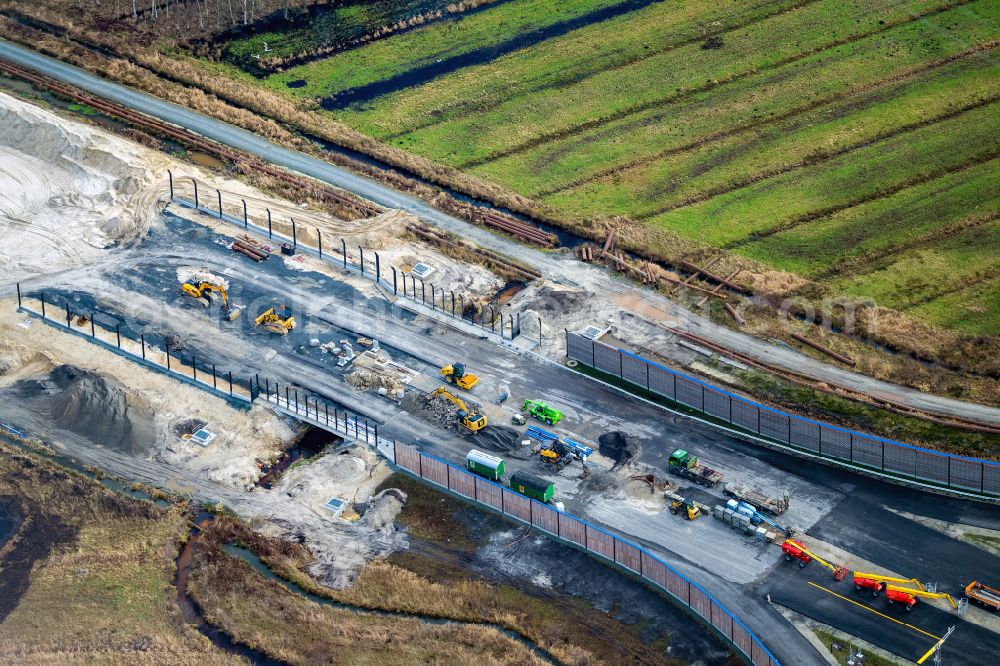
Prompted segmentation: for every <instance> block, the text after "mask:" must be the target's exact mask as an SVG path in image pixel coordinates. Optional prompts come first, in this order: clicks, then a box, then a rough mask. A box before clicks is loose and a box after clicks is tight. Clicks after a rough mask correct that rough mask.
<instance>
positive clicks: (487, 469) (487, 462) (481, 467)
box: [465, 449, 504, 481]
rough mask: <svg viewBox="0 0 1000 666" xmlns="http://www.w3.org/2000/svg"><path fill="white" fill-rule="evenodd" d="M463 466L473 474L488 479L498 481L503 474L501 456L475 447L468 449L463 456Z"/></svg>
mask: <svg viewBox="0 0 1000 666" xmlns="http://www.w3.org/2000/svg"><path fill="white" fill-rule="evenodd" d="M465 466H466V467H468V468H469V471H470V472H472V473H473V474H478V475H479V476H481V477H484V478H487V479H489V480H490V481H499V480H500V479H502V478H503V475H504V469H503V459H502V458H497V457H496V456H491V455H490V454H488V453H483V452H482V451H477V450H475V449H473V450H471V451H469V453H468V454H467V455H466V456H465Z"/></svg>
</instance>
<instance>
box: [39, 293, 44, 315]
mask: <svg viewBox="0 0 1000 666" xmlns="http://www.w3.org/2000/svg"><path fill="white" fill-rule="evenodd" d="M39 295H40V296H41V299H42V319H45V292H44V291H43V292H41V294H39Z"/></svg>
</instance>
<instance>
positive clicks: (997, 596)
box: [965, 581, 1000, 613]
mask: <svg viewBox="0 0 1000 666" xmlns="http://www.w3.org/2000/svg"><path fill="white" fill-rule="evenodd" d="M965 596H966V597H968V598H969V599H970V600H972V601H975V602H976V603H977V604H979V605H980V606H982V607H983V608H985V609H987V610H991V611H993V612H994V613H1000V590H995V589H993V588H992V587H987V586H985V585H983V584H982V583H980V582H978V581H972V582H971V583H969V584H968V585H966V586H965Z"/></svg>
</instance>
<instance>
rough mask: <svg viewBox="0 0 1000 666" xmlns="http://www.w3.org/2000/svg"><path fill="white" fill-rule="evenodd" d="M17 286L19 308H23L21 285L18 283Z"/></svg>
mask: <svg viewBox="0 0 1000 666" xmlns="http://www.w3.org/2000/svg"><path fill="white" fill-rule="evenodd" d="M15 286H16V287H17V307H21V283H20V282H18V283H17V284H16V285H15Z"/></svg>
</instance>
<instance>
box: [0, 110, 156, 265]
mask: <svg viewBox="0 0 1000 666" xmlns="http://www.w3.org/2000/svg"><path fill="white" fill-rule="evenodd" d="M0 127H2V128H3V131H2V132H0V281H4V282H6V281H11V280H16V279H19V278H21V277H24V276H27V275H32V274H39V273H47V272H53V271H57V270H60V269H63V268H66V267H68V266H72V265H77V264H81V263H84V262H86V261H88V260H92V259H93V258H94V257H95V256H96V255H97V254H98V253H100V251H101V250H102V249H104V248H107V247H109V246H112V245H114V244H121V243H128V242H131V241H134V240H136V239H140V238H141V237H142V236H143V234H144V233H145V231H146V229H147V228H148V226H149V223H150V221H151V220H153V219H155V216H156V210H155V208H156V206H155V203H156V202H155V196H151V195H150V192H151V191H152V190H151V189H150V188H149V185H150V183H151V181H152V176H153V173H152V172H153V171H155V169H154V168H151V167H152V163H153V162H157V161H158V160H156V159H154V158H151V157H150V152H151V151H148V150H146V149H145V148H143V147H141V146H139V145H137V144H134V143H131V142H128V141H125V140H123V139H119V138H117V137H114V136H111V135H109V134H107V133H104V132H100V131H98V130H96V129H94V128H91V127H88V126H86V125H83V124H80V123H76V122H72V121H67V120H65V119H63V118H61V117H59V116H57V115H56V114H54V113H52V112H50V111H46V110H44V109H40V108H38V107H36V106H32V105H30V104H27V103H25V102H22V101H20V100H18V99H16V98H14V97H11V96H9V95H5V94H2V93H0Z"/></svg>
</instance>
